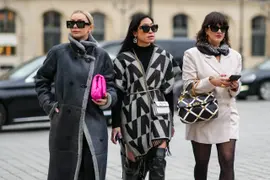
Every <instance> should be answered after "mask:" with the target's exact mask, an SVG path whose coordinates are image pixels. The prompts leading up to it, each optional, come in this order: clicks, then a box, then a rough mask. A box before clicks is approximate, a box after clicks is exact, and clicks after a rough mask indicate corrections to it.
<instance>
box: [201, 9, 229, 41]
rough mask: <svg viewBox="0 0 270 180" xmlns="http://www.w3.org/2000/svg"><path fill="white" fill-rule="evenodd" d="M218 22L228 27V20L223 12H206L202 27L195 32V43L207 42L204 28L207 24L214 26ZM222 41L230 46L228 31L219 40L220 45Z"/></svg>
mask: <svg viewBox="0 0 270 180" xmlns="http://www.w3.org/2000/svg"><path fill="white" fill-rule="evenodd" d="M218 24H219V25H220V26H228V27H229V23H228V20H227V18H226V16H225V15H224V14H222V13H220V12H215V11H214V12H211V13H209V14H207V15H206V16H205V18H204V21H203V23H202V27H201V29H200V31H199V32H198V34H197V43H206V42H208V40H207V37H206V32H205V29H206V28H208V26H209V25H210V26H216V25H218ZM224 43H226V44H227V45H228V46H230V39H229V32H228V31H227V32H226V33H225V37H224V39H223V40H222V41H221V43H220V45H222V44H224Z"/></svg>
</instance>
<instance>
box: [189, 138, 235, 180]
mask: <svg viewBox="0 0 270 180" xmlns="http://www.w3.org/2000/svg"><path fill="white" fill-rule="evenodd" d="M235 142H236V140H235V139H231V140H230V141H229V142H225V143H221V144H217V152H218V162H219V165H220V175H219V180H234V154H235ZM191 143H192V148H193V154H194V158H195V163H196V165H195V168H194V178H195V180H207V171H208V163H209V159H210V155H211V148H212V145H211V144H201V143H198V142H194V141H191Z"/></svg>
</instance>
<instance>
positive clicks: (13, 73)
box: [0, 56, 45, 80]
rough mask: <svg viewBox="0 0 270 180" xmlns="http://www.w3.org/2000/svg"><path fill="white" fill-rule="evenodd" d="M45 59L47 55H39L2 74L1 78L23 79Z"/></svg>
mask: <svg viewBox="0 0 270 180" xmlns="http://www.w3.org/2000/svg"><path fill="white" fill-rule="evenodd" d="M44 60H45V57H44V56H42V57H38V58H34V59H32V60H29V61H27V62H25V63H23V64H21V65H19V66H17V67H15V68H14V69H12V70H10V71H8V72H6V73H5V74H3V75H2V76H0V79H1V80H17V79H22V78H25V77H27V76H28V75H30V74H31V73H33V72H34V71H36V70H37V69H38V68H39V67H40V66H41V65H42V64H43V61H44Z"/></svg>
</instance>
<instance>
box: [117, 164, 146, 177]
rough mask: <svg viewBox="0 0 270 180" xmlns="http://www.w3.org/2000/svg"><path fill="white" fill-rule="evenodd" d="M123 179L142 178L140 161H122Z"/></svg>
mask: <svg viewBox="0 0 270 180" xmlns="http://www.w3.org/2000/svg"><path fill="white" fill-rule="evenodd" d="M122 163H123V164H122V169H123V173H122V178H123V180H142V174H141V165H142V164H141V163H142V162H141V161H137V162H133V161H129V160H127V161H126V160H125V161H122Z"/></svg>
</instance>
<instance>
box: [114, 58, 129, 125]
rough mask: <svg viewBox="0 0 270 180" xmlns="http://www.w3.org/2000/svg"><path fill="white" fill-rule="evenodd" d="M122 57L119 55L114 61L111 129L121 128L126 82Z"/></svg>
mask: <svg viewBox="0 0 270 180" xmlns="http://www.w3.org/2000/svg"><path fill="white" fill-rule="evenodd" d="M122 58H123V56H122V55H121V54H120V55H119V56H118V57H117V58H116V59H115V60H114V61H113V65H114V72H115V84H116V89H117V98H118V100H117V103H116V104H115V105H114V106H113V107H112V127H113V128H116V127H120V126H121V113H120V112H121V110H122V102H123V100H124V96H125V92H126V88H127V82H126V76H125V74H126V73H125V69H126V67H125V63H124V61H123V60H122Z"/></svg>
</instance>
